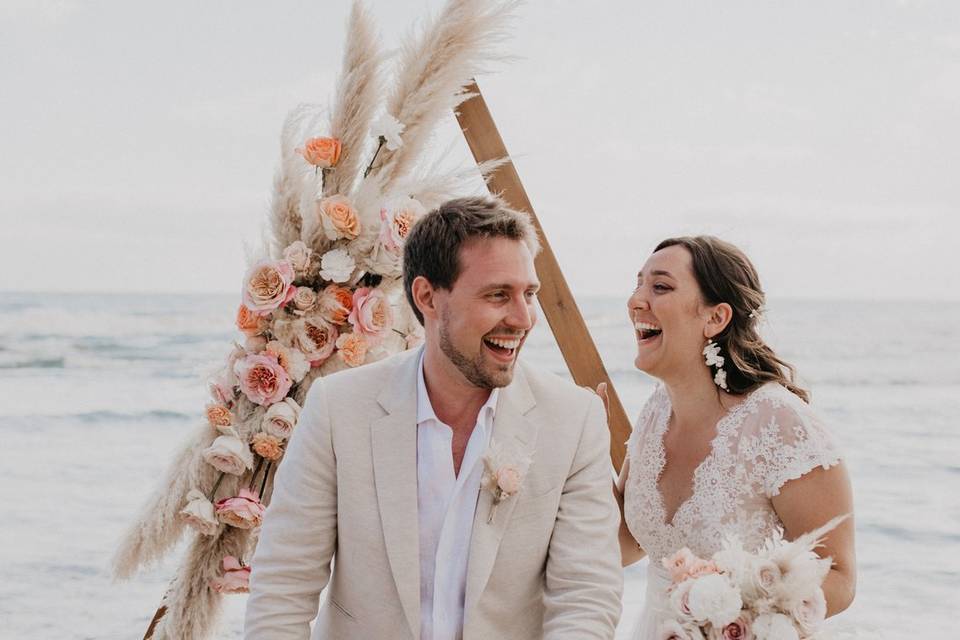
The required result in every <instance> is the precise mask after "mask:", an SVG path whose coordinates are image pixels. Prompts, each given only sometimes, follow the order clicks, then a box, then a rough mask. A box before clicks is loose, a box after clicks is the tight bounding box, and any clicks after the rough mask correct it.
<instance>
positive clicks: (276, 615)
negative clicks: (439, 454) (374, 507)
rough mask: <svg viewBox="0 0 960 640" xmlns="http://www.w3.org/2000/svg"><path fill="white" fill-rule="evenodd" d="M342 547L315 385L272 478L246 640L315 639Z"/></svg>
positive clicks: (329, 444) (329, 445) (320, 394)
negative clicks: (338, 544)
mask: <svg viewBox="0 0 960 640" xmlns="http://www.w3.org/2000/svg"><path fill="white" fill-rule="evenodd" d="M336 542H337V463H336V457H335V455H334V450H333V441H332V435H331V427H330V414H329V411H328V407H327V402H326V394H325V390H324V386H323V380H322V379H321V378H317V379H316V380H315V381H314V383H313V386H312V387H311V388H310V392H309V395H308V397H307V400H306V402H305V403H304V407H303V411H302V413H301V416H300V419H299V421H298V423H297V425H296V428H295V430H294V433H293V436H292V437H291V439H290V442H289V443H288V446H287V451H286V454H285V456H284V459H283V461H282V463H281V464H280V467H279V468H278V469H277V473H276V476H275V478H274V489H273V496H272V498H271V501H270V505H269V506H268V507H267V511H266V514H265V515H264V519H263V529H262V531H261V533H260V540H259V542H258V544H257V550H256V553H255V554H254V556H253V561H252V563H251V565H252V572H251V576H250V598H249V600H248V602H247V611H246V620H245V625H244V638H246V640H268V639H269V640H307V638H309V636H310V621H311V620H313V619H314V618H315V617H316V615H317V609H318V607H319V600H320V592H321V591H322V590H323V589H324V587H326V585H327V582H328V581H329V579H330V563H331V559H332V557H333V553H334V549H335V548H336Z"/></svg>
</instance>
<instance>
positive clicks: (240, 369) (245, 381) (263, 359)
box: [234, 352, 293, 406]
mask: <svg viewBox="0 0 960 640" xmlns="http://www.w3.org/2000/svg"><path fill="white" fill-rule="evenodd" d="M234 371H235V372H236V374H237V378H238V380H239V382H240V390H241V391H242V392H243V394H244V395H245V396H247V398H249V400H250V402H253V403H255V404H259V405H262V406H269V405H271V404H273V403H274V402H280V401H281V400H283V399H284V398H285V397H286V395H287V392H288V391H290V387H291V386H292V385H293V381H292V380H291V379H290V376H289V375H288V374H287V371H286V369H284V368H283V367H282V366H281V365H280V362H279V361H278V360H277V357H276V356H275V355H273V354H271V353H268V352H264V353H261V354H258V355H250V356H247V357H246V358H243V359H242V360H237V363H236V364H235V365H234Z"/></svg>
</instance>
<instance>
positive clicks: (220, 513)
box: [216, 489, 265, 529]
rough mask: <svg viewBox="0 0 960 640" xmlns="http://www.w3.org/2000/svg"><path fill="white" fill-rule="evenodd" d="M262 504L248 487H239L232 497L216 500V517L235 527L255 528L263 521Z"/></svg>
mask: <svg viewBox="0 0 960 640" xmlns="http://www.w3.org/2000/svg"><path fill="white" fill-rule="evenodd" d="M264 510H265V509H264V506H263V505H262V504H260V500H259V498H257V494H255V493H254V492H252V491H250V490H249V489H240V491H239V492H238V493H237V495H235V496H233V497H232V498H224V499H223V500H218V501H217V507H216V511H217V517H218V518H220V521H221V522H223V523H226V524H228V525H230V526H231V527H236V528H237V529H256V528H257V527H259V526H260V523H261V522H262V521H263V512H264Z"/></svg>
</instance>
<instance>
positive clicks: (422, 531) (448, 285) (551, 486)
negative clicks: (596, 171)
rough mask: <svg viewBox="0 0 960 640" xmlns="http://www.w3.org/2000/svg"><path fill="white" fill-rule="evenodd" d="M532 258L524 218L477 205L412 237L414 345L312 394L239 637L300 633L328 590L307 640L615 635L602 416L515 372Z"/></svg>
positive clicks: (616, 604)
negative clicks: (417, 342) (420, 331)
mask: <svg viewBox="0 0 960 640" xmlns="http://www.w3.org/2000/svg"><path fill="white" fill-rule="evenodd" d="M538 250H539V247H538V242H537V238H536V232H535V230H534V229H533V227H532V226H531V224H530V221H529V220H528V218H527V217H526V216H525V215H524V214H522V213H518V212H515V211H511V210H509V209H507V208H506V207H505V206H504V205H503V204H502V203H500V202H499V201H496V200H491V199H487V198H464V199H459V200H453V201H450V202H447V203H445V204H444V205H442V206H441V207H440V208H439V209H437V210H436V211H433V212H431V213H430V214H428V215H427V216H425V217H424V218H423V219H422V220H421V221H420V222H419V223H417V224H416V225H415V226H414V228H413V230H412V231H411V232H410V235H409V237H408V238H407V241H406V246H405V249H404V289H405V292H406V295H407V299H408V301H409V302H410V305H411V306H412V307H413V309H414V313H415V314H416V316H417V319H418V320H420V322H421V323H422V324H423V326H424V329H425V335H426V344H425V346H424V347H423V348H422V349H417V350H413V351H407V352H405V353H402V354H400V355H397V356H394V357H392V358H388V359H386V360H383V361H380V362H377V363H375V364H370V365H367V366H363V367H360V368H358V369H352V370H349V371H345V372H341V373H337V374H335V375H332V376H329V377H326V378H318V379H317V380H315V381H314V383H313V386H312V387H311V389H310V392H309V394H308V397H307V401H306V403H305V406H304V410H303V413H302V416H301V418H300V422H299V424H298V426H297V428H296V431H295V433H294V436H293V438H292V439H291V441H290V446H289V448H288V451H287V454H286V459H285V461H284V463H283V465H282V466H281V467H280V469H279V471H278V473H277V476H276V481H275V489H274V492H273V498H272V501H271V503H270V506H269V508H268V510H267V514H266V517H265V518H264V526H263V531H262V533H261V536H260V541H259V545H258V548H257V551H256V555H255V556H254V559H253V562H252V565H253V573H252V576H251V580H250V600H249V603H248V605H247V615H246V632H245V637H246V638H247V639H248V640H279V639H285V638H291V639H292V638H296V639H298V640H305V639H306V638H308V636H309V635H310V629H309V623H310V621H311V620H312V619H313V618H314V616H316V615H317V607H318V605H319V600H320V593H321V591H323V590H324V588H326V589H327V593H326V600H325V603H324V605H323V607H321V609H320V614H319V616H318V617H317V622H316V624H315V626H314V630H313V638H316V639H321V638H323V639H326V638H330V639H347V638H350V639H357V640H367V639H376V640H381V639H391V640H392V639H417V638H419V639H420V640H454V639H458V638H463V639H464V640H506V639H512V638H516V639H524V640H527V639H529V640H534V639H535V638H536V639H539V638H547V639H559V638H569V639H577V640H581V639H587V638H606V639H612V638H613V636H614V630H615V627H616V624H617V619H618V618H619V616H620V595H621V590H622V573H621V568H620V552H619V546H618V542H617V531H618V524H619V512H618V509H617V507H616V504H615V502H614V499H613V494H612V491H611V470H610V460H609V458H608V450H609V434H608V432H607V428H606V420H605V416H604V410H603V406H602V404H601V402H600V400H599V398H597V397H596V396H594V395H593V394H591V393H590V392H588V391H585V390H583V389H580V388H578V387H576V386H575V385H573V384H571V383H569V382H565V381H562V380H560V379H558V378H555V377H554V376H552V375H550V374H547V373H544V372H542V371H538V370H536V369H533V368H530V367H527V366H524V364H523V363H519V364H518V363H517V354H518V353H519V351H520V349H521V348H522V347H523V344H524V341H525V340H526V338H527V335H528V333H529V331H530V330H531V329H532V328H533V325H534V323H535V322H536V306H535V300H536V293H537V288H538V286H539V282H538V281H537V275H536V271H535V270H534V266H533V257H534V255H535V254H536V253H537V251H538ZM494 445H495V446H494ZM491 451H496V452H497V456H496V458H497V459H496V460H491V462H492V466H491V470H492V475H493V476H494V480H493V482H492V483H491V482H487V481H485V480H484V475H485V472H484V469H485V465H484V460H483V459H484V457H485V456H486V455H487V454H488V453H490V452H491ZM497 479H499V485H498V484H497ZM501 493H502V495H500V499H499V500H498V499H497V494H501ZM331 561H332V562H331ZM331 565H332V568H331Z"/></svg>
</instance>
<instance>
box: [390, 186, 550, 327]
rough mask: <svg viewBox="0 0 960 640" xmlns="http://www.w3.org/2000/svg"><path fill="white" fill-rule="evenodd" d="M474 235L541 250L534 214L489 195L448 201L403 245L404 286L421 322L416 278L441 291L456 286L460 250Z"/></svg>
mask: <svg viewBox="0 0 960 640" xmlns="http://www.w3.org/2000/svg"><path fill="white" fill-rule="evenodd" d="M475 238H509V239H511V240H519V241H520V242H523V243H525V244H526V245H527V248H528V249H530V253H531V254H532V255H534V256H536V255H537V253H539V252H540V241H539V240H538V239H537V230H536V229H535V228H534V226H533V223H531V222H530V216H528V215H527V214H526V213H523V212H522V211H514V210H513V209H510V208H509V207H507V206H506V205H505V204H504V203H503V202H501V201H500V200H497V199H495V198H490V197H472V198H457V199H456V200H448V201H447V202H444V203H443V204H442V205H440V206H439V207H437V208H436V209H435V210H433V211H431V212H430V213H428V214H427V215H425V216H424V217H423V218H421V219H420V221H419V222H417V223H416V224H415V225H414V226H413V229H411V231H410V233H409V235H408V236H407V239H406V242H405V243H404V247H403V289H404V291H405V292H406V294H407V302H409V303H410V308H411V309H413V313H414V315H416V316H417V320H419V321H420V324H423V314H422V313H420V310H419V309H417V305H416V304H415V303H414V301H413V281H414V280H415V279H416V278H417V276H423V277H424V278H426V279H427V280H429V281H430V284H432V285H433V286H434V287H435V288H437V289H447V290H450V289H452V288H453V284H454V283H455V282H456V281H457V278H458V277H459V275H460V270H461V265H460V249H461V247H463V245H464V244H466V243H467V242H468V241H470V240H473V239H475Z"/></svg>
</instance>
